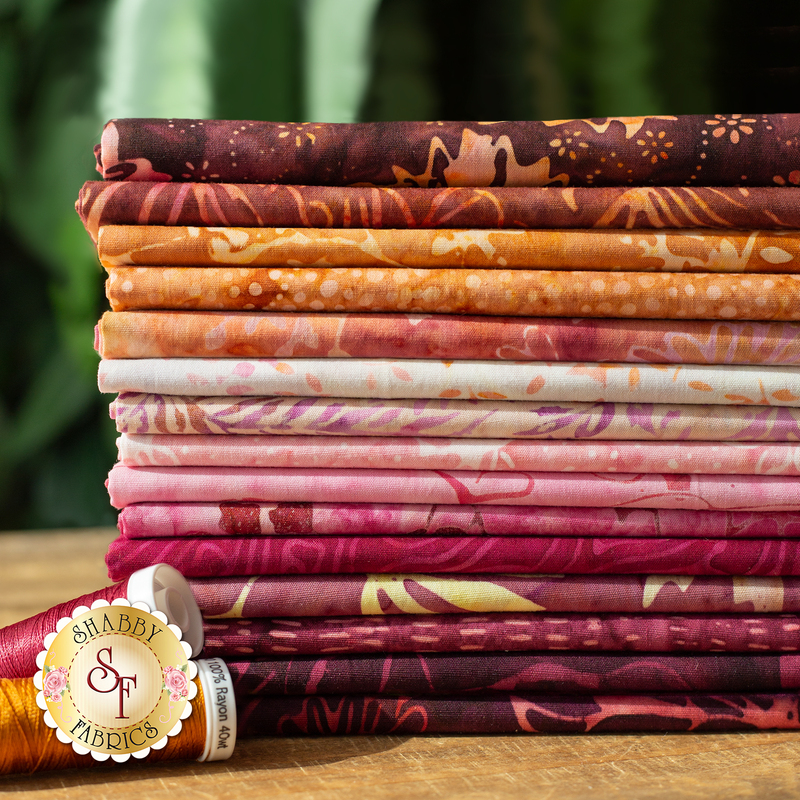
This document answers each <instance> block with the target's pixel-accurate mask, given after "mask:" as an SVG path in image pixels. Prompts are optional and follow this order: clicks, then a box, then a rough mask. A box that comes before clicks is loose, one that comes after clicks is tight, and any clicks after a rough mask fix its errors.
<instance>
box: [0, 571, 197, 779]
mask: <svg viewBox="0 0 800 800" xmlns="http://www.w3.org/2000/svg"><path fill="white" fill-rule="evenodd" d="M114 588H116V587H109V590H110V589H114ZM106 591H108V590H106ZM89 597H92V595H86V596H85V597H83V598H79V601H82V600H85V599H86V598H89ZM94 599H98V598H97V597H95V598H94ZM106 599H109V600H110V599H111V597H108V598H106ZM79 601H73V603H79ZM69 605H70V606H72V605H73V604H72V603H70V604H69ZM62 616H63V614H62ZM27 621H29V620H26V622H27ZM34 669H35V665H34ZM194 683H195V685H196V686H197V696H196V697H195V698H194V700H192V702H191V705H192V713H191V714H190V716H189V717H188V719H185V720H184V721H183V728H182V729H181V732H180V733H179V734H178V735H177V736H171V737H170V738H169V741H168V742H167V745H166V747H164V748H163V749H161V750H151V751H150V753H149V754H148V755H147V757H146V758H144V759H142V761H143V762H158V761H188V760H192V759H197V758H198V757H199V756H200V755H201V754H202V753H203V749H204V747H205V739H206V712H205V698H204V696H203V687H202V686H201V685H200V681H199V679H195V681H194ZM37 691H38V690H37V689H36V687H35V686H34V685H33V681H32V680H31V679H30V678H20V679H8V678H0V775H10V774H22V773H26V774H29V773H32V772H43V771H45V770H54V769H70V768H83V769H85V768H87V767H92V766H94V765H95V764H97V763H99V762H97V761H95V760H94V759H93V758H92V756H91V755H85V756H81V755H78V754H77V753H75V751H74V750H73V749H72V747H71V746H70V745H68V744H64V743H63V742H60V741H59V740H58V739H57V738H56V733H55V730H54V729H53V728H49V727H48V726H47V725H46V724H45V722H44V712H43V711H42V710H41V709H40V708H39V707H38V706H37V705H36V694H37Z"/></svg>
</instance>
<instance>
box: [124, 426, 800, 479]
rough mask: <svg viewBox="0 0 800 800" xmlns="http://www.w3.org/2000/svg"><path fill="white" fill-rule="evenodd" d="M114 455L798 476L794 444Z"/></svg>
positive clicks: (202, 450) (458, 442) (223, 448)
mask: <svg viewBox="0 0 800 800" xmlns="http://www.w3.org/2000/svg"><path fill="white" fill-rule="evenodd" d="M117 450H118V451H119V460H120V462H121V463H122V464H124V465H125V466H126V467H150V466H153V467H156V466H161V467H273V468H283V469H295V468H302V469H312V468H315V467H320V468H324V469H398V468H399V469H428V470H434V469H440V470H441V469H444V470H451V469H456V470H483V471H488V470H493V471H498V472H508V471H515V470H521V471H526V470H530V471H533V472H637V473H641V472H663V473H671V472H674V473H687V474H689V473H695V474H698V473H700V474H709V475H712V474H716V475H793V476H798V475H800V445H796V444H780V443H773V444H761V443H754V442H685V441H684V442H625V441H616V442H614V441H612V442H597V441H581V440H579V439H578V440H576V439H550V440H548V441H546V442H542V441H539V440H533V441H530V440H527V439H453V438H449V437H438V438H431V439H428V438H424V437H418V436H385V437H380V436H348V437H341V436H270V435H268V434H265V435H256V436H248V435H247V434H242V435H239V436H236V437H231V436H225V435H215V434H197V435H195V436H183V435H181V434H169V433H166V434H152V435H151V434H142V435H140V434H135V433H123V434H122V435H121V436H120V437H119V438H118V439H117Z"/></svg>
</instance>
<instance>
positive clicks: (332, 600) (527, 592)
mask: <svg viewBox="0 0 800 800" xmlns="http://www.w3.org/2000/svg"><path fill="white" fill-rule="evenodd" d="M189 585H190V586H191V588H192V594H193V595H194V597H195V599H196V600H197V604H198V606H200V610H201V611H202V612H203V616H204V617H205V618H206V619H207V620H208V619H229V618H241V617H245V618H251V617H336V616H373V615H378V614H380V615H405V614H411V615H414V616H416V615H420V614H462V613H470V614H484V613H488V612H492V613H494V612H536V611H546V612H582V613H589V614H598V613H604V612H605V613H609V612H612V613H621V614H636V613H639V612H646V613H650V614H688V613H693V614H694V613H717V614H748V615H752V614H768V613H781V612H790V613H795V612H800V579H797V578H792V577H787V576H784V577H778V578H757V577H752V576H746V575H744V576H743V575H737V576H733V577H730V576H728V577H718V576H693V575H432V574H415V575H408V574H386V575H380V574H366V575H270V576H256V575H250V576H248V575H244V576H237V577H228V578H219V577H215V578H204V579H203V578H201V579H198V578H192V579H190V580H189ZM742 619H743V620H744V619H746V618H745V617H743V618H742ZM428 621H430V618H428ZM754 624H756V625H757V624H758V621H757V620H754ZM786 625H787V626H792V627H787V628H786V631H787V632H788V633H791V634H792V636H795V635H796V634H797V631H798V630H800V629H798V628H795V627H793V625H794V623H793V622H792V621H791V620H789V621H788V622H786ZM678 632H681V631H675V633H678ZM754 635H755V634H754ZM722 639H724V637H722ZM720 647H723V645H722V644H720Z"/></svg>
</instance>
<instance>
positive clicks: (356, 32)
mask: <svg viewBox="0 0 800 800" xmlns="http://www.w3.org/2000/svg"><path fill="white" fill-rule="evenodd" d="M378 3H379V0H306V2H305V4H304V5H303V45H304V47H303V53H304V62H303V66H304V74H305V82H304V84H305V92H304V99H305V110H304V114H303V118H304V119H305V120H309V121H312V122H355V120H356V118H357V115H358V110H359V108H360V107H361V103H362V101H363V98H364V92H365V91H366V88H367V81H368V78H369V61H368V52H369V50H368V42H369V36H370V32H371V28H372V19H373V17H374V15H375V12H376V10H377V7H378Z"/></svg>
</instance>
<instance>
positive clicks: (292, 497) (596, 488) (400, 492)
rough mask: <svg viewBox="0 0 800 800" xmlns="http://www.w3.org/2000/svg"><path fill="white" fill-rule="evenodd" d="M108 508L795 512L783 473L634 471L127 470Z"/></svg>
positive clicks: (116, 480) (798, 506) (116, 478)
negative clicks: (249, 504) (240, 504)
mask: <svg viewBox="0 0 800 800" xmlns="http://www.w3.org/2000/svg"><path fill="white" fill-rule="evenodd" d="M108 491H109V495H110V497H111V503H112V505H114V506H115V507H116V508H124V507H125V506H127V505H130V504H131V503H146V502H156V503H164V502H174V503H191V502H217V501H225V500H230V501H236V500H252V501H269V502H273V501H277V502H317V503H319V502H349V503H375V502H378V503H448V504H459V505H461V504H471V503H481V504H482V503H499V504H503V505H549V506H593V507H610V506H628V507H634V508H636V507H638V508H688V509H699V510H702V509H721V510H740V511H743V510H749V511H767V510H772V511H796V510H800V481H798V480H796V479H794V478H787V477H783V476H763V475H749V476H736V477H734V476H730V475H642V474H621V475H617V474H608V473H605V474H593V473H586V472H576V473H567V474H564V473H551V472H538V473H537V472H467V471H463V472H462V471H452V472H446V471H443V470H437V471H433V470H430V471H425V470H391V469H383V470H373V469H362V470H359V469H333V470H324V469H294V470H291V469H268V468H258V469H246V468H238V469H237V468H235V467H126V466H122V465H120V464H118V465H116V466H115V467H114V468H113V469H112V470H111V473H110V474H109V479H108Z"/></svg>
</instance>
